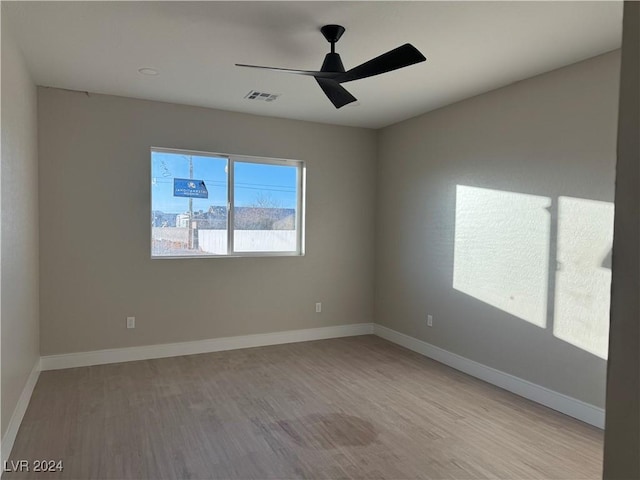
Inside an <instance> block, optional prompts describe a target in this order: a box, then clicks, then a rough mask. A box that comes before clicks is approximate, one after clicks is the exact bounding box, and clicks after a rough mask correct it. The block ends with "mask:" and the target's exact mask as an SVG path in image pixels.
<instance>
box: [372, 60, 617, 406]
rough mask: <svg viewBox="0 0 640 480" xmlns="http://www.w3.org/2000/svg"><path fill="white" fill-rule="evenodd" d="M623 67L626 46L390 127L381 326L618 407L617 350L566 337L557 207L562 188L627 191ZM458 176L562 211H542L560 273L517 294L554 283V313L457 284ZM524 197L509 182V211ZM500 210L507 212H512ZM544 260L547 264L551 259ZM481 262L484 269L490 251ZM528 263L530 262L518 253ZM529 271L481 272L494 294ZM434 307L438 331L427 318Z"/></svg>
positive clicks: (383, 150) (383, 137)
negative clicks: (560, 314)
mask: <svg viewBox="0 0 640 480" xmlns="http://www.w3.org/2000/svg"><path fill="white" fill-rule="evenodd" d="M619 64H620V54H619V52H612V53H609V54H605V55H602V56H599V57H595V58H593V59H589V60H587V61H584V62H581V63H578V64H575V65H572V66H568V67H565V68H562V69H559V70H556V71H553V72H550V73H547V74H544V75H540V76H538V77H534V78H531V79H528V80H525V81H522V82H518V83H516V84H513V85H510V86H508V87H505V88H502V89H499V90H495V91H493V92H489V93H487V94H484V95H480V96H477V97H474V98H471V99H468V100H465V101H462V102H460V103H457V104H454V105H451V106H448V107H446V108H443V109H440V110H437V111H434V112H430V113H427V114H425V115H422V116H420V117H416V118H414V119H410V120H407V121H405V122H402V123H399V124H396V125H393V126H390V127H387V128H385V129H383V130H382V131H381V132H380V136H379V152H378V163H379V165H378V185H377V193H378V195H377V226H376V228H377V235H376V240H377V244H376V258H377V271H376V304H375V312H376V321H377V322H378V323H380V324H382V325H385V326H388V327H390V328H393V329H395V330H398V331H400V332H403V333H405V334H408V335H411V336H414V337H417V338H420V339H423V340H425V341H427V342H429V343H432V344H434V345H437V346H439V347H442V348H444V349H446V350H449V351H451V352H454V353H457V354H459V355H462V356H464V357H467V358H470V359H472V360H475V361H478V362H480V363H482V364H485V365H488V366H491V367H494V368H497V369H499V370H502V371H505V372H508V373H511V374H514V375H516V376H518V377H520V378H524V379H526V380H529V381H532V382H534V383H537V384H539V385H543V386H545V387H548V388H550V389H552V390H556V391H558V392H562V393H565V394H567V395H570V396H572V397H575V398H578V399H581V400H583V401H585V402H588V403H591V404H594V405H597V406H603V405H604V398H605V373H606V372H605V371H606V361H605V360H604V359H602V358H600V357H598V356H596V355H593V354H592V353H589V352H588V351H586V350H583V349H582V348H578V347H576V346H574V345H572V344H571V343H569V342H565V341H563V340H561V339H559V338H557V337H556V336H554V334H553V322H554V320H555V319H554V315H553V308H554V281H555V276H554V273H555V260H556V258H554V254H555V251H556V247H557V245H556V243H557V235H556V233H557V225H556V220H557V210H555V209H556V208H557V205H558V198H559V197H560V196H564V197H574V198H579V199H590V200H598V201H602V202H613V200H614V170H615V145H616V144H615V141H616V124H617V95H618V78H619ZM457 185H463V186H471V187H480V188H483V189H490V190H493V191H499V192H516V193H520V194H521V193H524V194H528V195H535V196H540V197H544V198H547V199H548V201H549V203H550V205H551V208H550V210H549V211H543V210H542V209H541V210H540V213H538V215H548V216H549V217H550V218H549V221H548V223H549V229H550V231H549V232H548V235H549V238H548V241H549V242H550V243H551V245H550V246H549V248H548V251H549V258H548V269H549V275H548V281H546V280H545V283H544V284H543V285H536V286H535V288H532V292H533V293H532V292H518V293H514V294H513V296H512V297H511V300H513V301H514V302H517V301H518V300H519V299H518V298H517V296H518V294H519V293H522V294H523V295H527V294H538V293H539V292H543V293H546V294H547V295H546V297H547V299H546V305H547V307H546V310H543V312H542V315H543V318H542V322H541V323H540V324H535V323H533V322H529V321H524V320H523V319H522V318H520V317H519V316H518V315H514V314H511V313H507V311H505V309H504V308H497V307H496V306H492V305H496V303H495V302H494V303H491V302H486V301H483V299H482V298H476V297H474V296H472V295H468V294H467V293H464V292H462V291H459V290H456V289H454V288H453V287H452V286H453V284H454V277H453V272H454V267H455V265H454V263H455V262H454V261H455V259H454V251H455V242H456V225H455V223H456V200H457V199H456V188H457V187H456V186H457ZM511 197H513V196H511V195H510V194H509V193H507V194H506V196H505V199H506V201H505V202H504V207H503V208H504V210H505V211H508V210H509V209H510V208H512V206H513V204H512V202H511V200H509V199H510V198H511ZM514 198H515V197H514ZM518 198H519V197H518ZM515 201H516V203H517V199H516V200H515ZM474 208H475V209H476V210H475V214H476V217H477V216H479V215H483V206H479V207H478V206H472V210H473V209H474ZM493 208H495V205H494V206H493ZM498 210H501V209H500V208H498ZM491 215H494V216H493V218H500V211H498V212H493V213H492V214H491ZM496 215H497V217H496ZM583 218H584V217H583ZM472 220H474V219H472ZM475 220H477V218H476V219H475ZM475 220H474V221H475ZM502 220H505V219H504V218H503V219H502ZM507 221H511V220H509V219H507ZM515 221H518V222H520V221H521V222H523V224H524V225H525V227H526V226H527V225H528V223H527V222H533V223H535V222H536V221H537V220H536V219H534V218H529V217H527V213H526V211H525V212H524V213H523V215H522V216H520V217H516V218H515ZM577 221H580V219H577ZM458 228H459V229H460V226H458ZM491 228H493V229H494V230H495V232H496V235H497V237H496V238H499V236H500V232H501V231H502V230H503V229H504V228H505V225H500V224H499V223H496V224H495V225H489V230H490V229H491ZM525 231H526V230H525ZM467 240H468V239H467ZM471 240H473V239H471ZM534 240H535V239H531V242H532V243H534ZM527 241H529V240H528V239H523V242H525V243H526V242H527ZM472 243H473V242H472ZM512 246H515V245H513V244H512ZM486 247H487V245H479V246H478V248H479V250H478V251H480V252H484V253H487V248H486ZM542 247H543V246H540V245H538V246H535V247H532V248H531V250H532V251H533V250H535V249H538V248H542ZM518 248H520V249H521V250H522V252H521V253H522V255H521V258H520V260H519V261H521V262H525V263H526V262H528V261H531V259H528V258H526V257H527V255H528V254H529V252H528V249H527V248H526V247H524V248H523V245H522V244H520V245H519V246H518ZM503 253H504V252H502V251H497V252H494V254H496V255H498V256H499V255H502V254H503ZM532 258H533V262H534V265H535V261H537V260H536V258H535V256H534V257H532ZM467 260H468V261H472V260H473V257H469V258H467ZM476 260H479V265H480V270H479V271H482V267H481V265H482V262H484V261H485V260H486V259H476ZM494 260H495V259H494ZM492 261H493V260H492ZM514 264H516V265H518V264H519V263H518V260H517V259H516V261H515V262H514ZM545 267H547V265H545ZM519 274H520V272H518V271H515V272H513V271H512V272H498V273H496V274H493V277H492V278H488V277H487V278H482V277H480V278H475V280H476V282H477V288H478V289H479V290H480V291H482V290H483V288H485V287H486V285H491V284H493V283H495V282H496V281H498V282H499V281H500V280H501V278H500V276H501V275H507V276H508V275H515V277H514V278H517V275H519ZM523 274H524V275H526V272H523ZM494 277H496V278H494ZM485 281H486V285H483V282H485ZM545 289H546V290H547V291H546V292H545ZM489 293H491V292H489ZM494 293H496V294H497V295H500V294H504V292H494ZM525 300H526V299H525ZM507 301H508V300H507ZM600 304H601V302H600ZM498 306H499V304H498ZM543 306H544V304H543ZM427 313H431V314H433V315H434V319H435V321H434V326H433V327H432V328H428V327H427V326H426V322H425V319H426V318H425V317H426V315H427ZM545 323H546V327H545V326H544V324H545ZM541 325H542V326H541Z"/></svg>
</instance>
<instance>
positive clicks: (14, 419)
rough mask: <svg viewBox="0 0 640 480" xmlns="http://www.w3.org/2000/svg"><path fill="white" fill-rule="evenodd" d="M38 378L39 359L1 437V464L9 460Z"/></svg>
mask: <svg viewBox="0 0 640 480" xmlns="http://www.w3.org/2000/svg"><path fill="white" fill-rule="evenodd" d="M39 376H40V359H38V361H37V362H36V364H35V365H34V366H33V369H32V370H31V373H30V374H29V377H27V382H26V383H25V385H24V388H23V389H22V393H21V394H20V397H19V398H18V403H17V404H16V408H14V409H13V415H11V419H10V420H9V426H8V427H7V431H6V432H5V434H4V436H3V437H2V447H1V450H2V464H3V465H4V462H6V461H7V460H8V459H9V455H11V450H12V449H13V444H14V442H15V441H16V436H17V435H18V430H19V429H20V424H21V423H22V419H23V418H24V414H25V412H26V411H27V407H28V406H29V401H30V400H31V394H32V393H33V389H34V387H35V386H36V382H37V381H38V377H39Z"/></svg>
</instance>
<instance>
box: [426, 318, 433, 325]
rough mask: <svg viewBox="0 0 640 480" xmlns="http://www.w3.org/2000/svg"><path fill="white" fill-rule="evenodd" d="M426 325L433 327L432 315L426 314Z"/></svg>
mask: <svg viewBox="0 0 640 480" xmlns="http://www.w3.org/2000/svg"><path fill="white" fill-rule="evenodd" d="M427 327H433V315H427Z"/></svg>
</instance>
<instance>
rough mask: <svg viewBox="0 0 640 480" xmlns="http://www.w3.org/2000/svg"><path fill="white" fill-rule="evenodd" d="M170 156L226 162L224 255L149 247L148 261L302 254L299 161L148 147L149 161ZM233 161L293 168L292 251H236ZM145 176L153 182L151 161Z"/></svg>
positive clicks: (302, 180)
mask: <svg viewBox="0 0 640 480" xmlns="http://www.w3.org/2000/svg"><path fill="white" fill-rule="evenodd" d="M154 152H158V153H174V154H180V155H194V156H199V157H212V158H226V159H227V253H226V254H215V253H212V254H209V255H153V249H152V248H150V252H149V254H150V256H151V259H152V260H164V259H167V260H179V259H192V258H193V259H195V258H200V259H202V258H242V257H301V256H304V255H305V224H306V222H305V210H306V183H307V179H306V177H307V168H306V165H305V162H304V161H302V160H291V159H285V158H272V157H258V156H252V155H238V154H233V153H215V152H204V151H200V150H189V149H181V148H167V147H150V149H149V159H150V160H151V158H152V156H153V153H154ZM235 162H240V163H255V164H259V165H282V166H286V167H295V168H296V189H297V190H296V216H295V225H296V250H290V251H277V252H260V251H252V252H245V251H236V250H235V244H234V237H235V227H234V225H235V223H234V209H235V203H234V190H235V185H234V177H235ZM149 166H150V170H149V177H150V179H151V180H153V172H152V171H151V162H149ZM149 201H150V208H149V211H153V189H151V191H150V192H149ZM149 235H150V242H149V245H153V225H151V226H150V229H149Z"/></svg>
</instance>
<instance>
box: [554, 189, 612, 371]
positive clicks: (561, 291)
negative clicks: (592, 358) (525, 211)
mask: <svg viewBox="0 0 640 480" xmlns="http://www.w3.org/2000/svg"><path fill="white" fill-rule="evenodd" d="M613 214H614V206H613V204H612V203H608V202H598V201H594V200H585V199H580V198H571V197H560V198H559V200H558V254H557V255H558V257H557V258H558V270H557V272H556V295H555V319H554V324H553V334H554V335H555V336H556V337H558V338H560V339H562V340H564V341H566V342H569V343H571V344H572V345H575V346H576V347H579V348H582V349H583V350H586V351H587V352H590V353H593V354H594V355H597V356H599V357H601V358H604V359H606V358H607V348H608V340H609V305H610V300H611V299H610V291H611V248H612V245H613Z"/></svg>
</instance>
